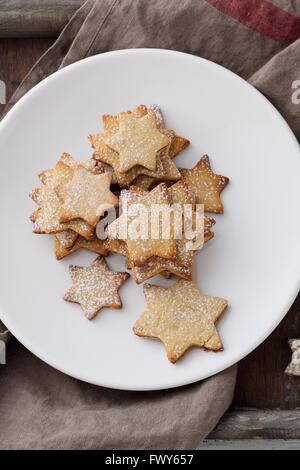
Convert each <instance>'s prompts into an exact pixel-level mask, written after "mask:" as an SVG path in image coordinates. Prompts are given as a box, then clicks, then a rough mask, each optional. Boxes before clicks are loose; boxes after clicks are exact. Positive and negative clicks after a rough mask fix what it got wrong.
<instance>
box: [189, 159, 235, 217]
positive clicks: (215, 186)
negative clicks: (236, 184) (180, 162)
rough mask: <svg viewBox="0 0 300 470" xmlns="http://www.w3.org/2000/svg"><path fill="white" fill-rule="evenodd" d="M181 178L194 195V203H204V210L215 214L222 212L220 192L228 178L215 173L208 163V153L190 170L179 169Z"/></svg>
mask: <svg viewBox="0 0 300 470" xmlns="http://www.w3.org/2000/svg"><path fill="white" fill-rule="evenodd" d="M180 172H181V175H182V178H183V180H184V181H185V182H186V184H187V185H188V187H189V190H190V191H192V192H193V193H194V194H195V196H196V204H204V210H205V211H207V212H213V213H215V214H222V213H223V204H222V202H221V199H220V193H221V191H223V189H224V188H225V186H226V185H227V184H228V182H229V178H227V177H226V176H222V175H217V174H215V173H214V172H213V171H212V169H211V167H210V163H209V158H208V155H204V156H203V157H202V158H200V160H199V162H198V163H197V165H196V166H195V167H194V168H192V169H191V170H189V169H187V168H182V169H181V170H180Z"/></svg>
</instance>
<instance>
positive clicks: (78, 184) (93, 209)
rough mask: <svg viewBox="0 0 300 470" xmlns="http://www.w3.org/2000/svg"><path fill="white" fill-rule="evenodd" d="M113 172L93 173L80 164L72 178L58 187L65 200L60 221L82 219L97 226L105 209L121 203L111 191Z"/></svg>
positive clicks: (61, 196) (57, 189) (59, 193)
mask: <svg viewBox="0 0 300 470" xmlns="http://www.w3.org/2000/svg"><path fill="white" fill-rule="evenodd" d="M111 180H112V174H111V173H102V174H101V175H93V174H92V173H91V172H90V171H88V170H86V168H84V167H83V166H81V165H79V166H78V167H77V168H76V169H75V171H74V176H73V178H72V180H71V181H70V182H69V183H67V184H65V185H59V186H57V187H56V192H57V194H58V195H59V197H60V198H61V199H62V200H63V201H64V204H63V208H62V212H61V216H60V222H61V223H62V222H69V221H71V220H76V219H82V220H84V221H85V222H87V223H88V224H89V225H91V226H92V227H95V226H96V225H97V223H98V222H99V220H100V217H101V216H102V215H103V214H104V212H105V211H107V210H109V209H111V208H112V207H117V206H118V205H119V200H118V198H117V196H115V195H114V194H113V193H112V192H111V191H110V185H111Z"/></svg>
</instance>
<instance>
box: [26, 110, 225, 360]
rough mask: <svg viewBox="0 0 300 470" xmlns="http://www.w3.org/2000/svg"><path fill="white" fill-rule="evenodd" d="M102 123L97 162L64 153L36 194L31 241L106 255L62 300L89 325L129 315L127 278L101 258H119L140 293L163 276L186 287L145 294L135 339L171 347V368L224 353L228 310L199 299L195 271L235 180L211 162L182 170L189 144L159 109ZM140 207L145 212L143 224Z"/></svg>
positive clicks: (74, 275)
mask: <svg viewBox="0 0 300 470" xmlns="http://www.w3.org/2000/svg"><path fill="white" fill-rule="evenodd" d="M102 120H103V127H104V131H103V132H101V133H97V134H93V135H90V136H89V139H90V142H91V145H92V148H93V156H92V158H90V159H88V160H85V161H83V162H76V161H75V160H73V158H72V157H71V156H70V155H68V154H66V153H64V154H63V155H62V157H61V158H60V159H59V161H58V162H57V164H56V166H55V167H54V168H53V169H51V170H48V171H44V172H43V173H41V174H40V175H39V178H40V180H41V182H42V184H43V186H42V187H39V188H36V189H34V190H33V191H31V193H30V197H31V198H32V199H33V200H34V202H36V204H37V205H38V209H37V210H36V211H35V212H34V213H33V214H32V215H31V217H30V218H31V220H32V222H33V224H34V228H33V231H34V232H35V233H43V234H53V235H54V250H55V256H56V258H57V259H62V258H64V257H65V256H67V255H70V254H71V253H73V252H75V251H77V250H78V249H80V248H85V249H87V250H91V251H94V252H96V253H98V254H99V255H100V256H99V257H98V258H96V260H95V261H94V262H93V263H92V265H91V266H88V267H81V266H70V276H71V279H72V287H71V288H70V289H69V291H68V292H67V293H66V294H65V296H64V299H65V300H67V301H70V302H76V303H79V304H80V305H81V307H82V309H83V311H84V313H85V315H86V317H87V318H88V319H92V318H93V317H94V316H95V315H96V314H97V313H98V312H99V311H100V310H101V309H102V308H103V307H113V308H121V307H122V302H121V299H120V296H119V293H118V290H119V288H120V287H121V285H122V284H123V283H124V282H125V281H126V279H127V278H128V277H129V274H128V273H125V272H119V273H114V272H112V271H110V270H109V268H108V265H107V263H106V261H105V260H104V258H103V256H107V255H108V254H109V253H110V252H112V253H117V254H120V255H122V256H123V257H125V258H126V268H127V269H128V270H130V271H131V273H132V275H133V277H134V279H135V281H136V283H137V284H140V283H142V282H144V281H145V280H147V279H150V278H152V277H153V276H155V275H156V274H161V275H162V276H164V277H165V278H170V277H171V276H172V275H176V276H178V277H180V278H182V279H181V280H178V281H176V282H175V283H174V284H173V286H172V287H169V288H166V287H160V286H154V285H149V284H145V285H144V292H145V296H146V300H147V310H146V311H145V312H144V313H143V314H142V315H141V317H140V318H139V319H138V321H137V323H136V325H135V326H134V332H135V334H136V335H138V336H147V337H154V338H158V339H160V340H161V341H163V342H164V344H165V346H166V350H167V356H168V358H169V360H170V361H171V362H176V361H177V360H178V359H179V358H180V357H181V356H182V355H183V354H184V352H185V351H186V350H187V349H189V348H190V347H191V346H199V347H204V348H206V349H211V350H215V351H218V350H221V349H222V343H221V340H220V338H219V336H218V333H217V331H216V328H215V326H214V325H215V322H216V321H217V319H218V318H219V317H220V315H221V314H222V313H223V311H224V310H225V308H226V306H227V301H226V300H224V299H221V298H218V297H209V296H206V295H201V294H200V293H199V291H198V289H197V286H196V285H195V283H194V281H193V280H192V264H193V259H194V255H195V253H196V252H197V251H196V249H195V242H197V244H196V246H197V247H198V246H202V245H203V244H204V243H206V242H208V241H209V240H211V239H212V238H213V236H214V233H213V232H212V230H211V229H212V226H213V225H214V224H215V220H214V219H213V218H211V217H209V216H208V215H207V213H214V214H221V213H223V205H222V202H221V199H220V193H221V191H222V190H223V189H224V187H225V186H226V185H227V183H228V178H227V177H225V176H222V175H218V174H215V173H214V172H213V171H212V169H211V166H210V161H209V157H208V156H207V155H204V156H203V157H202V158H200V160H199V162H198V163H197V164H196V166H195V167H194V168H192V169H186V168H181V169H179V168H177V166H176V164H175V162H174V157H175V156H176V155H177V154H178V153H180V152H181V151H182V150H184V149H185V148H186V147H187V146H188V145H189V141H188V140H187V139H186V138H184V137H181V136H179V135H177V133H176V132H175V131H174V130H172V129H167V128H166V127H165V124H164V119H163V115H162V112H161V110H160V109H159V108H158V107H157V106H155V105H153V106H149V107H146V106H144V105H140V106H138V107H137V108H136V109H135V110H134V111H127V112H120V113H119V114H118V115H108V114H106V115H104V116H103V117H102ZM197 205H202V217H200V220H201V222H200V224H199V223H198V222H199V213H198V206H197ZM119 206H120V207H119ZM187 206H189V208H190V211H189V212H185V207H187ZM117 207H119V209H120V211H119V214H118V215H117V213H116V212H115V218H114V220H113V222H111V223H109V224H108V225H107V226H106V229H105V237H106V238H105V237H104V238H98V236H97V230H96V228H97V226H98V223H99V221H100V220H101V219H102V220H101V223H102V222H104V223H105V216H106V214H107V212H109V211H111V210H115V208H117ZM137 207H138V208H142V209H143V211H142V216H141V215H140V216H139V218H138V217H137V212H136V208H137ZM162 208H163V211H162V212H161V210H162ZM188 224H189V226H190V229H191V231H192V233H193V237H192V239H191V238H190V237H188V236H187V232H186V225H188ZM98 227H99V226H98Z"/></svg>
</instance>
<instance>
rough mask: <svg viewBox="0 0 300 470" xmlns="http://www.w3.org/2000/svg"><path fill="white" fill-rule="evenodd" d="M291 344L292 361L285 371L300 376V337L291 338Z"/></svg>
mask: <svg viewBox="0 0 300 470" xmlns="http://www.w3.org/2000/svg"><path fill="white" fill-rule="evenodd" d="M289 345H290V348H291V350H292V351H293V354H292V360H291V362H290V363H289V365H288V366H287V368H286V369H285V373H286V374H288V375H295V376H300V339H289Z"/></svg>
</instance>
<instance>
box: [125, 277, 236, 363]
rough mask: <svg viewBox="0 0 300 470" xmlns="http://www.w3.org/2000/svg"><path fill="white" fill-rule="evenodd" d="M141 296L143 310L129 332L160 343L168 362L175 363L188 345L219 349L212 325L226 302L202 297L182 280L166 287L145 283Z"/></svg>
mask: <svg viewBox="0 0 300 470" xmlns="http://www.w3.org/2000/svg"><path fill="white" fill-rule="evenodd" d="M144 293H145V297H146V301H147V308H146V310H145V311H144V312H143V313H142V315H141V316H140V318H139V319H138V320H137V322H136V324H135V325H134V327H133V331H134V333H135V334H136V335H138V336H145V337H149V338H156V339H159V340H160V341H162V342H163V343H164V345H165V348H166V352H167V356H168V359H169V361H171V362H173V363H174V362H176V361H178V359H179V358H180V357H181V356H182V355H183V354H184V353H185V352H186V351H187V350H188V349H189V348H191V347H192V346H198V347H200V348H201V347H204V348H205V349H210V350H213V351H220V350H222V349H223V346H222V343H221V340H220V338H219V335H218V333H217V330H216V328H215V323H216V321H217V320H218V318H220V316H221V315H222V313H223V312H224V310H225V309H226V307H227V300H225V299H221V298H219V297H210V296H208V295H202V294H200V293H199V291H198V289H197V286H196V284H195V283H194V282H193V281H186V280H183V279H180V280H178V281H176V282H175V283H174V284H173V285H172V286H171V287H168V288H167V287H160V286H155V285H152V284H145V285H144Z"/></svg>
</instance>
